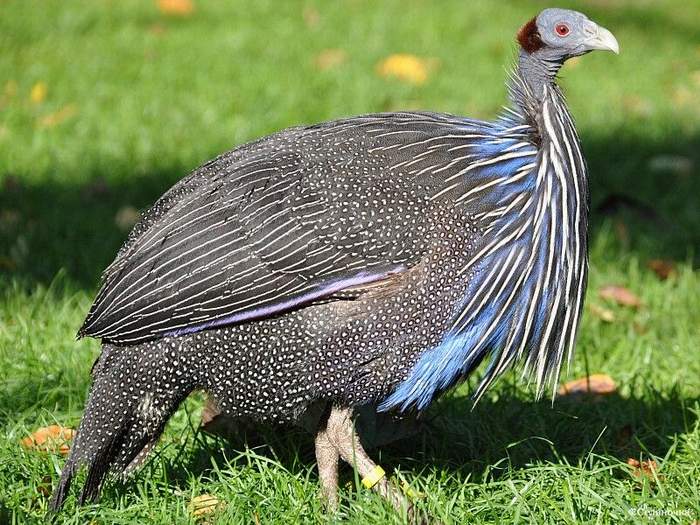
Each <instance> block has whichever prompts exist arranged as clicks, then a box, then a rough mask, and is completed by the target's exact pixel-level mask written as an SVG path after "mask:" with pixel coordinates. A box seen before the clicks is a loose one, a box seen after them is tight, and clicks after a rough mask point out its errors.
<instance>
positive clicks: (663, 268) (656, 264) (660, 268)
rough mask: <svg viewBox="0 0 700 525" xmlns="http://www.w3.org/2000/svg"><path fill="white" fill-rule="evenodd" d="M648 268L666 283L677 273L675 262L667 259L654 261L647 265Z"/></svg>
mask: <svg viewBox="0 0 700 525" xmlns="http://www.w3.org/2000/svg"><path fill="white" fill-rule="evenodd" d="M647 267H648V268H649V269H650V270H651V271H652V272H654V273H655V274H656V275H657V276H658V278H659V279H661V280H662V281H665V280H666V279H668V278H669V277H671V276H672V275H675V273H676V265H675V264H674V263H673V261H668V260H666V259H652V260H651V261H649V262H648V263H647Z"/></svg>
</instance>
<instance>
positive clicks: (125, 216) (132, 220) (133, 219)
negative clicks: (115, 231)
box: [114, 206, 141, 231]
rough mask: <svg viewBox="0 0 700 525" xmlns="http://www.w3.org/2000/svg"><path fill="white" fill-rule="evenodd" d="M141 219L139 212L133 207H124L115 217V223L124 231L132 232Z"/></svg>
mask: <svg viewBox="0 0 700 525" xmlns="http://www.w3.org/2000/svg"><path fill="white" fill-rule="evenodd" d="M140 218H141V214H140V213H139V210H137V209H136V208H134V207H133V206H122V207H121V208H119V210H118V211H117V214H116V215H115V216H114V223H115V224H116V225H117V228H119V229H120V230H122V231H128V230H130V229H131V228H132V227H133V226H134V224H136V223H137V222H138V221H139V219H140Z"/></svg>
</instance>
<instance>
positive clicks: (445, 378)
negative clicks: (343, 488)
mask: <svg viewBox="0 0 700 525" xmlns="http://www.w3.org/2000/svg"><path fill="white" fill-rule="evenodd" d="M517 41H518V43H519V46H520V50H519V58H518V63H517V66H516V68H515V70H514V71H513V74H512V75H511V77H510V80H509V90H510V99H511V104H510V107H509V108H508V109H506V110H505V112H504V113H503V114H502V115H501V117H500V118H498V119H497V120H495V121H493V122H482V121H479V120H473V119H469V118H464V117H457V116H453V115H446V114H438V113H427V112H425V113H414V112H399V113H381V114H373V115H366V116H360V117H355V118H347V119H343V120H337V121H332V122H326V123H323V124H318V125H314V126H303V127H296V128H291V129H287V130H284V131H281V132H279V133H276V134H274V135H270V136H268V137H265V138H262V139H260V140H257V141H255V142H252V143H249V144H245V145H243V146H240V147H238V148H235V149H234V150H232V151H230V152H228V153H225V154H223V155H221V156H219V157H217V158H216V159H214V160H212V161H210V162H207V163H206V164H204V165H203V166H202V167H200V168H198V169H197V170H195V171H194V172H193V173H191V174H190V175H188V176H187V177H185V178H184V179H182V180H181V181H180V182H179V183H177V184H176V185H175V186H174V187H173V188H171V189H170V190H169V191H167V192H166V193H165V194H164V195H163V196H162V197H161V198H160V199H159V200H158V201H157V202H156V203H155V205H154V206H153V207H152V208H151V209H149V210H148V211H147V212H146V213H145V214H144V215H143V217H142V218H141V220H140V222H139V223H138V224H137V225H136V226H135V227H134V229H133V231H132V232H131V234H130V235H129V237H128V239H127V241H126V242H125V244H124V246H123V247H122V248H121V250H120V251H119V253H118V254H117V257H116V259H115V260H114V262H113V263H112V264H111V265H110V266H109V267H108V268H107V269H106V270H105V272H104V275H103V281H102V287H101V289H100V291H99V293H98V295H97V298H96V299H95V302H94V304H93V305H92V308H91V309H90V312H89V314H88V316H87V319H86V320H85V323H84V325H83V327H82V328H81V329H80V332H79V335H80V336H91V337H96V338H99V339H101V340H102V345H103V351H102V354H101V356H100V357H99V359H98V360H97V362H96V364H95V366H94V368H93V372H92V375H93V384H92V388H91V390H90V394H89V399H88V402H87V406H86V409H85V413H84V415H83V419H82V422H81V423H80V427H79V430H78V434H77V438H76V440H75V443H74V446H73V448H72V450H71V453H70V457H69V458H68V460H67V463H66V465H65V467H64V469H63V474H62V476H61V481H60V484H59V485H58V488H57V489H56V491H55V493H54V496H53V500H52V504H51V505H52V508H53V509H58V508H60V507H61V505H62V504H63V502H64V500H65V498H66V496H67V494H68V489H69V487H70V484H71V479H72V478H73V475H74V473H75V472H76V470H77V469H78V468H79V467H80V466H81V465H85V466H86V467H87V469H88V476H87V481H86V483H85V486H84V488H83V491H82V493H81V495H80V498H79V501H80V502H84V501H86V500H91V499H94V498H95V497H97V495H98V493H99V490H100V487H101V485H102V483H103V480H104V479H105V476H106V475H107V474H108V473H112V474H117V475H121V474H124V473H127V472H129V471H131V470H132V469H134V468H135V467H137V466H138V465H139V464H140V463H141V462H142V461H143V460H144V458H145V457H146V455H147V453H148V451H149V450H150V449H151V448H152V447H153V446H154V444H155V443H156V441H157V439H158V437H159V435H160V434H161V432H162V430H163V427H164V425H165V423H166V422H167V420H168V418H169V417H170V415H171V414H172V413H173V412H174V411H175V409H176V408H177V406H178V404H179V403H180V402H181V401H182V400H183V399H185V398H186V397H187V395H188V394H189V393H190V392H192V391H193V390H195V389H202V390H205V391H207V392H208V393H209V394H210V395H211V396H213V398H214V399H215V400H216V402H217V405H218V407H219V409H220V410H221V411H222V412H224V413H226V414H228V415H230V416H232V417H234V418H236V417H240V418H247V419H250V418H252V419H256V420H260V421H271V422H295V421H300V420H301V419H303V418H304V417H306V416H307V415H308V414H309V412H310V411H312V410H314V411H316V412H317V413H320V414H321V417H318V418H316V421H317V423H316V428H315V432H316V446H317V459H318V465H319V473H320V480H321V485H322V489H323V493H324V495H325V496H326V497H327V498H328V502H329V504H330V505H331V506H334V505H335V504H336V498H337V468H338V462H339V458H342V459H343V460H345V461H347V462H349V463H351V464H352V465H353V466H354V467H355V468H356V469H357V470H358V472H359V474H360V476H362V477H363V478H364V481H365V482H366V485H367V486H373V487H374V488H375V489H376V490H378V491H379V492H380V493H381V494H383V495H385V496H386V497H388V498H389V499H391V501H392V502H393V503H394V504H396V505H400V504H401V501H402V498H401V495H400V492H399V491H397V490H396V489H395V488H394V487H393V486H392V485H391V483H390V482H389V481H387V480H386V479H385V477H383V476H382V471H381V469H380V468H379V467H378V466H377V465H376V464H375V463H373V462H372V460H371V459H370V458H369V457H368V455H367V454H366V453H365V451H364V450H363V449H362V447H361V446H360V440H359V439H358V436H357V435H356V432H355V429H354V426H353V417H352V414H353V410H357V409H358V407H364V409H366V408H367V407H370V408H372V409H373V410H376V411H377V412H385V411H397V412H402V411H407V410H413V409H416V410H423V409H425V408H426V407H427V406H428V405H429V404H430V403H431V402H432V401H433V400H435V399H436V397H437V396H438V395H439V394H440V393H442V392H444V391H445V390H446V389H448V388H450V387H451V386H453V385H455V384H456V383H457V382H459V381H460V380H462V379H464V378H465V377H466V376H467V375H469V374H470V373H472V372H473V371H474V370H475V369H476V368H477V366H478V365H479V364H480V363H482V361H486V362H487V367H486V369H485V372H484V376H483V379H482V380H481V383H480V386H479V387H478V390H477V392H476V394H477V396H478V395H481V393H483V391H484V390H485V389H486V388H487V387H488V386H489V385H491V384H492V382H493V381H494V379H496V378H497V377H498V376H499V375H501V374H502V373H503V372H504V371H505V370H507V369H508V368H509V367H512V366H513V365H516V364H518V363H523V365H524V366H525V367H526V368H527V369H528V370H530V371H531V373H532V374H533V375H534V378H535V380H536V383H537V385H538V388H539V391H540V392H541V391H542V389H543V388H544V387H545V385H546V384H547V383H548V381H550V382H551V381H556V379H557V377H558V374H559V370H560V367H561V365H562V361H563V360H564V359H565V358H566V356H567V355H569V356H570V355H571V352H572V350H573V348H574V343H575V339H576V332H577V326H578V323H579V318H580V316H581V310H582V304H583V297H584V292H585V288H586V271H587V224H588V180H587V174H586V165H585V162H584V158H583V155H582V153H581V148H580V144H579V139H578V136H577V133H576V129H575V127H574V123H573V119H572V117H571V115H570V113H569V110H568V109H567V106H566V104H565V101H564V97H563V96H562V93H561V91H560V90H559V88H558V87H557V85H556V83H555V77H556V74H557V72H558V70H559V68H560V67H561V66H562V64H563V63H564V61H565V60H566V59H568V58H570V57H573V56H578V55H582V54H584V53H587V52H589V51H592V50H594V49H607V50H611V51H614V52H617V51H618V44H617V41H616V40H615V38H614V37H613V35H612V34H611V33H610V32H609V31H607V30H606V29H604V28H602V27H600V26H598V25H596V24H595V23H593V22H592V21H590V20H589V19H588V18H586V16H584V15H582V14H580V13H577V12H574V11H568V10H562V9H546V10H544V11H542V13H540V15H539V16H537V17H536V18H533V19H532V20H531V21H529V22H527V23H526V24H525V25H524V26H523V27H522V28H521V29H520V31H519V33H518V35H517Z"/></svg>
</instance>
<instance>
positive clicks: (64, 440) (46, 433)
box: [22, 425, 75, 456]
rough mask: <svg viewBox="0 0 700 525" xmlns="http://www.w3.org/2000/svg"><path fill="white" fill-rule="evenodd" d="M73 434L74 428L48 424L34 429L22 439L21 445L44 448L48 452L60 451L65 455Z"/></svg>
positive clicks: (38, 448)
mask: <svg viewBox="0 0 700 525" xmlns="http://www.w3.org/2000/svg"><path fill="white" fill-rule="evenodd" d="M74 436H75V430H73V429H72V428H66V427H62V426H60V425H49V426H48V427H42V428H40V429H38V430H37V431H35V432H34V433H33V434H32V435H31V436H28V437H26V438H24V439H23V440H22V445H23V446H24V447H25V448H27V449H35V450H45V451H48V452H56V451H57V452H60V453H61V454H62V455H64V456H65V455H67V454H68V452H69V451H70V447H69V445H68V442H69V441H71V440H72V439H73V437H74Z"/></svg>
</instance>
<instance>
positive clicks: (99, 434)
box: [50, 345, 195, 511]
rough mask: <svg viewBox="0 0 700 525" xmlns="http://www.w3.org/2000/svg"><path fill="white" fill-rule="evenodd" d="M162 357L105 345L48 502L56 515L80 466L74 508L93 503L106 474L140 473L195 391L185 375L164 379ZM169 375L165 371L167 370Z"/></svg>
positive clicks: (157, 353)
mask: <svg viewBox="0 0 700 525" xmlns="http://www.w3.org/2000/svg"><path fill="white" fill-rule="evenodd" d="M167 355H168V353H167V352H162V353H161V352H159V351H158V350H150V351H146V350H144V349H143V348H139V347H114V346H110V345H105V347H104V349H103V353H102V355H101V356H100V358H99V359H98V361H97V362H96V364H95V367H94V368H93V384H92V387H91V389H90V394H89V397H88V402H87V405H86V407H85V412H84V414H83V418H82V420H81V422H80V426H79V427H78V432H77V435H76V437H75V440H74V442H73V446H72V447H71V452H70V455H69V457H68V460H67V461H66V464H65V466H64V467H63V472H62V473H61V479H60V481H59V484H58V486H57V487H56V489H55V490H54V493H53V495H52V498H51V502H50V509H51V510H52V511H57V510H59V509H60V508H61V506H62V505H63V503H64V501H65V499H66V497H67V496H68V493H69V489H70V486H71V483H72V481H73V479H74V477H75V475H76V473H77V472H78V470H79V469H80V467H81V466H83V465H84V466H86V467H87V476H86V478H85V483H84V485H83V488H82V491H81V493H80V495H79V496H78V503H79V504H83V503H86V502H90V501H94V500H96V499H97V497H98V496H99V493H100V489H101V487H102V484H103V482H104V480H105V478H106V476H107V474H109V473H112V474H117V475H120V476H124V475H127V474H129V473H131V472H132V471H133V470H135V469H136V468H137V467H139V466H140V465H141V464H142V463H143V461H144V460H145V459H146V457H147V455H148V452H149V451H150V450H151V448H152V447H153V445H154V444H155V443H156V442H157V440H158V438H159V437H160V435H161V433H162V432H163V429H164V428H165V424H166V423H167V421H168V419H169V418H170V416H171V415H172V414H173V412H175V410H176V409H177V407H178V405H179V404H180V402H181V401H183V400H184V399H185V398H186V397H187V395H188V394H189V393H190V392H191V391H192V390H193V389H194V388H195V383H194V381H191V380H189V379H191V378H189V377H188V376H189V374H187V373H186V371H180V375H179V376H178V378H177V379H178V380H177V381H173V378H172V377H171V376H169V375H168V374H167V373H164V369H163V366H164V363H165V364H166V365H167V359H168V357H167ZM167 368H169V369H170V370H173V369H172V368H170V367H169V366H168V367H167Z"/></svg>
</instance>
